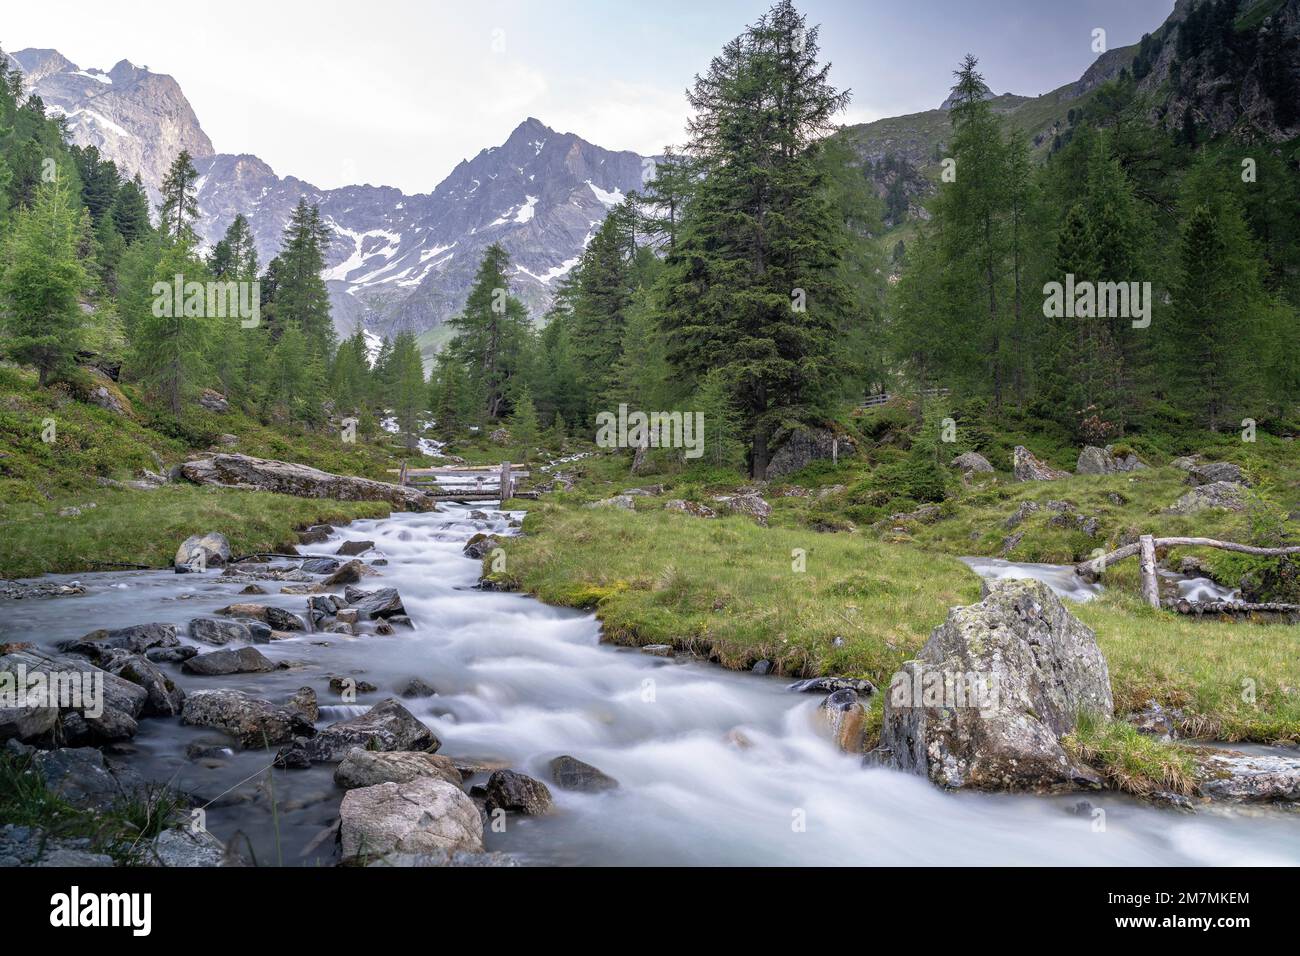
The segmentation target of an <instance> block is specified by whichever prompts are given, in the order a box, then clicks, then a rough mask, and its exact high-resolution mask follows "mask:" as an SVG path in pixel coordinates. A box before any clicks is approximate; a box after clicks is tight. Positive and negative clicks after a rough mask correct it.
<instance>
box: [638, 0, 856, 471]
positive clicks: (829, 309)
mask: <svg viewBox="0 0 1300 956" xmlns="http://www.w3.org/2000/svg"><path fill="white" fill-rule="evenodd" d="M817 53H818V29H817V28H816V27H813V28H808V27H806V23H805V19H804V17H802V16H801V15H800V14H799V13H798V12H797V11H796V10H795V8H794V6H793V4H791V3H790V2H788V0H781V2H779V3H777V4H776V5H775V6H773V7H772V8H771V10H769V11H768V13H766V14H765V15H763V16H762V17H761V18H760V19H759V21H758V22H757V23H755V24H754V25H753V26H751V27H750V28H749V29H747V30H746V31H745V33H744V34H743V35H741V36H740V37H737V38H736V39H735V40H732V41H731V42H730V43H728V44H727V45H726V46H725V47H724V49H723V51H722V53H721V54H719V55H718V56H717V57H715V58H714V60H713V63H712V64H711V66H710V68H709V71H708V72H707V73H706V74H705V75H703V76H700V77H697V78H696V81H695V85H694V88H693V89H692V90H691V91H690V92H689V93H688V99H689V101H690V104H691V107H692V109H693V110H694V113H695V116H694V118H693V119H692V120H691V123H690V132H691V136H692V139H691V142H690V145H689V152H690V155H691V158H692V160H693V162H694V164H695V168H696V169H697V170H698V172H699V175H700V177H701V179H700V182H699V184H698V185H697V186H696V188H695V190H694V194H693V196H692V199H691V201H690V203H689V204H688V206H687V212H686V216H685V218H684V219H683V221H682V224H681V228H680V229H679V231H678V234H677V241H676V245H675V248H674V249H673V250H672V251H671V252H670V253H669V255H668V261H667V265H666V269H665V272H664V277H663V309H662V312H661V316H662V325H663V327H664V329H665V330H666V332H667V333H668V348H669V357H670V360H671V361H672V362H673V364H674V366H675V367H676V369H677V370H678V372H679V373H680V374H682V375H683V376H684V377H686V378H687V379H688V380H696V381H698V380H699V379H700V378H702V377H703V375H704V374H705V373H707V372H708V371H709V370H710V369H713V368H725V369H726V370H727V374H726V376H725V380H726V382H727V383H728V384H729V385H730V386H731V387H732V388H733V389H735V393H734V397H735V399H736V403H737V405H738V407H739V409H740V411H741V413H742V415H743V417H744V420H745V428H746V430H747V431H748V434H749V465H750V468H751V470H752V472H753V474H754V476H755V477H757V478H763V477H764V476H765V475H766V471H767V464H768V461H769V458H770V455H771V451H770V444H771V441H772V438H773V435H774V434H775V432H776V430H777V428H778V427H779V425H780V424H781V423H782V422H785V421H788V420H790V419H798V418H801V417H817V416H818V415H819V414H821V413H822V409H823V408H824V406H825V405H826V404H827V402H828V401H829V400H830V399H831V397H832V396H834V395H835V394H836V393H837V391H838V388H839V384H840V380H841V376H842V373H843V370H844V368H845V358H844V355H843V354H842V352H841V350H840V348H839V346H838V343H837V336H836V333H837V332H838V331H839V329H840V328H841V327H842V323H843V317H844V315H845V313H846V311H847V310H848V308H849V304H848V301H849V300H848V290H847V289H846V287H845V285H844V283H843V281H842V279H841V277H840V275H839V273H838V270H837V266H838V262H839V258H840V251H841V249H842V247H843V242H844V227H843V222H842V220H841V219H840V217H839V216H838V215H837V213H836V211H835V210H834V209H833V208H832V206H831V204H830V202H829V201H828V198H827V190H826V188H825V185H826V184H825V181H824V174H823V171H822V169H821V167H820V165H819V163H818V155H819V145H818V141H819V139H820V137H821V136H823V135H824V134H826V133H828V132H830V130H831V127H832V117H834V116H835V114H837V113H838V112H839V111H840V110H841V109H842V108H843V107H844V105H845V104H846V103H847V101H848V94H847V93H844V92H841V91H839V90H836V89H835V88H834V87H832V86H831V85H830V82H829V79H828V73H829V65H819V64H818V62H817Z"/></svg>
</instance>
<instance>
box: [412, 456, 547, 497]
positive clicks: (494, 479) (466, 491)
mask: <svg viewBox="0 0 1300 956" xmlns="http://www.w3.org/2000/svg"><path fill="white" fill-rule="evenodd" d="M389 474H395V475H398V482H399V483H400V484H403V485H406V486H408V487H415V488H423V489H425V492H424V493H425V494H426V495H428V496H429V497H430V498H435V499H437V500H438V501H505V500H507V499H508V498H515V497H518V496H519V494H520V493H519V492H517V491H516V482H517V481H518V480H519V479H520V478H527V477H528V475H529V472H528V470H527V466H526V465H515V464H511V463H510V462H508V461H506V462H502V463H501V464H499V465H448V466H444V467H440V468H409V467H407V464H406V462H405V461H403V462H402V467H401V468H390V469H389ZM524 494H525V495H526V493H524Z"/></svg>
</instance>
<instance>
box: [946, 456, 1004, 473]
mask: <svg viewBox="0 0 1300 956" xmlns="http://www.w3.org/2000/svg"><path fill="white" fill-rule="evenodd" d="M948 464H949V465H950V466H951V467H953V468H959V469H961V472H962V474H965V475H991V474H993V466H992V465H990V464H989V460H988V459H987V458H985V457H984V456H983V455H981V454H980V453H979V452H977V451H968V452H963V453H962V454H960V455H958V456H957V457H956V458H954V459H953V460H952V461H951V462H949V463H948Z"/></svg>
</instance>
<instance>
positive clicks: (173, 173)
mask: <svg viewBox="0 0 1300 956" xmlns="http://www.w3.org/2000/svg"><path fill="white" fill-rule="evenodd" d="M198 178H199V173H198V170H196V169H195V168H194V162H193V160H191V159H190V153H189V150H185V149H183V150H181V151H180V153H179V154H177V156H176V158H175V159H174V160H172V164H171V167H170V168H169V169H168V170H167V175H166V176H165V177H164V178H163V183H162V203H161V204H160V205H159V206H158V219H159V221H160V224H161V227H162V231H163V233H164V234H165V235H167V236H168V237H169V238H170V239H171V241H172V242H176V243H190V242H192V241H193V239H194V220H195V219H197V218H198V216H199V201H198V198H197V197H196V195H195V188H196V183H197V182H198Z"/></svg>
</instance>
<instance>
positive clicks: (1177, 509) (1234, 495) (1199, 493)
mask: <svg viewBox="0 0 1300 956" xmlns="http://www.w3.org/2000/svg"><path fill="white" fill-rule="evenodd" d="M1214 508H1217V509H1221V510H1223V511H1245V510H1246V493H1245V490H1244V489H1243V488H1242V486H1241V485H1239V484H1236V483H1235V482H1231V481H1215V482H1212V483H1211V484H1208V485H1201V486H1199V487H1197V488H1193V489H1192V490H1191V491H1189V492H1187V494H1185V495H1183V496H1182V497H1181V498H1179V499H1178V500H1177V501H1175V502H1174V503H1173V504H1172V505H1170V507H1169V511H1170V513H1172V514H1176V515H1193V514H1196V513H1197V512H1200V511H1209V510H1210V509H1214Z"/></svg>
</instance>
